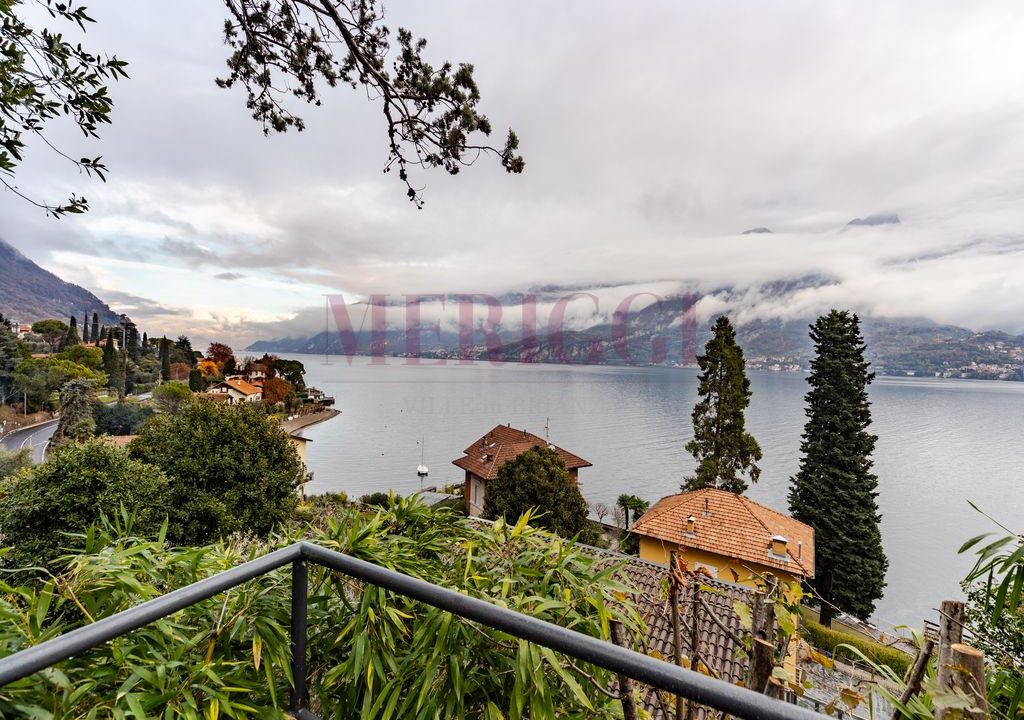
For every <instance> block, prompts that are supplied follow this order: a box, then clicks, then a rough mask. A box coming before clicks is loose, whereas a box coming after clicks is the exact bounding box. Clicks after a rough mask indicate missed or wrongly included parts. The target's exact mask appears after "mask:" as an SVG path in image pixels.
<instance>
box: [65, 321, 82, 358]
mask: <svg viewBox="0 0 1024 720" xmlns="http://www.w3.org/2000/svg"><path fill="white" fill-rule="evenodd" d="M79 341H80V338H79V337H78V318H76V317H75V316H74V315H72V316H71V320H70V321H69V323H68V332H67V335H65V336H64V341H63V342H62V343H61V349H62V350H66V349H68V348H69V347H74V346H75V345H77V344H78V343H79Z"/></svg>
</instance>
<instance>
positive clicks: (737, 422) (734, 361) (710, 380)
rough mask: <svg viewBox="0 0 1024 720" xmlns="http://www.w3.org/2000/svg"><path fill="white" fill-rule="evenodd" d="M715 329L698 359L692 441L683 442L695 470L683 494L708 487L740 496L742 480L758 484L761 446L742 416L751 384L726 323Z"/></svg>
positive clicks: (720, 321) (722, 321)
mask: <svg viewBox="0 0 1024 720" xmlns="http://www.w3.org/2000/svg"><path fill="white" fill-rule="evenodd" d="M713 330H714V335H713V337H712V338H711V339H710V340H709V341H708V343H707V345H705V346H704V354H703V355H700V356H698V357H697V365H698V366H699V367H700V375H699V376H698V381H699V384H698V386H697V394H698V396H699V399H698V401H697V404H696V405H694V407H693V440H691V441H690V442H688V443H686V451H687V452H688V453H690V454H691V455H693V457H694V459H695V460H696V461H697V471H696V472H695V473H694V474H693V475H692V476H690V477H688V478H686V482H685V483H683V490H699V489H701V488H709V487H710V488H719V489H721V490H728V491H729V492H734V493H737V494H742V493H743V492H744V491H745V490H746V489H747V482H746V480H745V477H748V478H750V482H757V478H758V477H759V476H760V474H761V469H760V468H759V467H758V466H757V461H758V460H760V459H761V447H760V446H759V445H758V444H757V440H755V439H754V436H753V435H751V434H750V433H748V432H747V431H746V419H745V417H744V411H745V410H746V409H747V405H749V404H750V394H751V393H750V380H748V379H747V364H746V361H744V359H743V350H742V349H741V348H740V346H739V345H737V344H736V331H735V330H733V327H732V323H730V322H729V318H727V317H725V316H724V315H722V316H721V317H719V318H718V320H716V321H715V325H714V328H713Z"/></svg>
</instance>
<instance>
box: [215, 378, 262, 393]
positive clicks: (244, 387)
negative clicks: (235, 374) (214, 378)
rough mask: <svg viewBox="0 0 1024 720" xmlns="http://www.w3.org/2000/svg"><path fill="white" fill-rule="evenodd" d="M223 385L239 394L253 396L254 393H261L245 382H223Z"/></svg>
mask: <svg viewBox="0 0 1024 720" xmlns="http://www.w3.org/2000/svg"><path fill="white" fill-rule="evenodd" d="M224 384H225V385H227V386H228V387H230V388H234V389H235V390H237V391H238V392H240V393H244V394H245V395H255V394H256V393H260V392H263V390H262V389H261V388H258V387H256V386H255V385H253V384H252V383H248V382H246V381H245V380H225V381H224Z"/></svg>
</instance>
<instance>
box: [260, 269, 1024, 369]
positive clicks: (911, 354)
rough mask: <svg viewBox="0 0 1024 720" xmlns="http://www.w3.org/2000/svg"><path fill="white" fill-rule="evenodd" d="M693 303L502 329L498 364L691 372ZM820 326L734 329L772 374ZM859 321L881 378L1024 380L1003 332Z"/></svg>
mask: <svg viewBox="0 0 1024 720" xmlns="http://www.w3.org/2000/svg"><path fill="white" fill-rule="evenodd" d="M830 282H832V281H831V280H830V279H829V278H826V277H820V276H807V277H802V278H797V279H793V280H786V281H777V282H772V283H766V284H764V285H762V286H760V287H758V288H753V289H751V288H747V289H742V288H722V289H720V290H718V291H715V293H713V294H715V295H718V296H720V297H725V298H733V297H739V298H742V297H743V296H744V294H745V293H746V292H748V291H752V290H753V291H756V293H757V294H758V295H759V296H760V297H761V298H762V299H771V300H773V301H777V302H778V301H781V300H784V299H785V298H786V297H787V296H788V295H790V294H792V293H796V292H799V291H801V290H803V289H806V288H813V287H822V286H825V285H828V284H829V283H830ZM510 302H511V298H510ZM692 302H693V300H692V298H689V299H688V298H684V297H683V296H673V297H667V298H664V299H663V300H662V302H661V303H660V304H657V305H655V304H652V305H648V306H647V307H645V308H643V309H641V310H638V311H635V312H633V313H631V314H630V316H629V318H628V321H627V322H625V323H624V324H620V325H619V328H613V324H612V323H610V322H599V323H595V324H592V325H591V326H589V327H586V328H583V329H576V330H564V331H562V332H559V333H555V334H553V335H549V334H548V331H547V330H546V329H544V328H541V329H540V330H539V331H538V333H537V335H538V336H537V338H536V341H534V342H525V341H524V340H523V338H522V333H521V330H520V329H519V328H503V327H502V326H501V325H500V324H499V326H498V327H497V328H496V332H497V333H498V336H499V338H500V341H501V349H500V355H501V358H500V359H504V360H508V361H513V362H515V361H518V362H553V363H559V362H570V363H584V364H602V365H626V364H637V365H648V364H660V365H679V364H689V363H692V361H693V356H694V352H695V350H696V351H697V352H699V351H700V348H702V347H703V346H704V343H705V342H707V340H708V339H709V338H710V336H711V333H710V325H709V323H703V324H701V325H700V326H699V327H697V328H696V333H695V337H694V333H692V332H691V333H690V337H689V338H687V337H686V333H685V332H683V331H682V328H681V327H680V318H681V317H682V316H683V313H684V312H685V311H686V308H688V307H689V306H690V304H691V303H692ZM396 309H397V308H396ZM813 320H814V318H813V317H797V318H790V319H781V318H772V319H753V320H746V321H736V322H737V327H736V335H737V340H738V341H739V343H740V345H741V346H742V347H743V351H744V355H745V356H746V358H747V363H748V366H749V367H751V368H754V369H765V370H788V371H798V370H806V369H807V367H808V364H809V362H810V359H811V357H812V356H813V345H812V343H811V340H810V337H809V335H808V326H809V324H810V323H811V322H813ZM861 321H862V328H863V333H864V338H865V341H866V342H867V346H868V349H867V356H868V359H869V360H870V361H871V362H872V365H873V366H874V369H875V371H876V372H877V373H879V374H885V375H915V376H925V375H927V376H933V375H939V376H945V377H958V378H959V377H969V378H984V379H1003V380H1024V336H1014V335H1011V334H1008V333H1004V332H999V331H985V332H975V331H972V330H969V329H967V328H962V327H956V326H953V325H942V324H939V323H936V322H933V321H931V320H927V319H925V318H880V317H871V316H867V315H865V316H862V317H861ZM622 327H625V334H623V333H622V332H621V328H622ZM381 340H382V342H381ZM375 341H376V342H375ZM349 342H351V338H350V339H349ZM473 342H474V346H473V347H472V348H469V349H468V350H467V349H464V348H460V338H459V335H458V332H457V331H456V330H454V329H450V328H447V327H445V328H444V329H442V331H441V333H440V336H438V328H437V324H436V320H435V321H434V322H433V324H431V323H429V322H424V323H422V325H421V333H420V347H419V349H418V350H417V349H414V350H410V349H408V348H407V347H406V330H405V329H404V328H403V327H389V328H388V329H387V330H386V331H385V332H383V333H382V337H380V338H373V337H372V336H371V333H370V331H369V329H368V328H366V329H364V331H363V332H362V333H360V334H359V336H358V338H357V340H356V343H355V347H354V348H353V347H350V346H343V343H342V338H341V334H340V333H338V332H337V330H336V329H332V330H330V331H328V332H326V333H325V332H320V333H317V334H315V335H312V336H298V337H283V338H277V339H274V340H261V341H257V342H255V343H253V344H252V345H250V346H249V347H248V348H247V350H249V351H251V352H260V353H263V352H271V353H307V354H323V353H325V352H327V353H329V354H332V355H340V354H345V353H348V352H353V351H354V353H355V354H359V355H368V354H371V353H374V354H377V353H383V354H385V355H396V356H405V355H411V354H415V355H417V356H419V357H425V358H458V357H460V353H461V354H462V356H466V357H469V358H471V359H476V360H486V359H488V358H489V357H491V356H490V355H489V354H488V349H487V347H486V346H485V345H484V340H483V338H482V336H481V335H480V333H479V332H478V333H477V334H476V337H475V338H474V340H473ZM595 348H599V351H596V350H595ZM496 359H497V358H496Z"/></svg>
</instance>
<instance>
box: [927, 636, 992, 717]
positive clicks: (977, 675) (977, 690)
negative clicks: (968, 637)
mask: <svg viewBox="0 0 1024 720" xmlns="http://www.w3.org/2000/svg"><path fill="white" fill-rule="evenodd" d="M949 666H950V673H949V682H950V685H949V687H950V688H951V689H953V690H959V691H960V692H962V693H964V694H965V695H967V696H968V697H971V698H973V699H974V707H973V708H970V709H967V710H951V709H950V710H943V709H941V708H939V709H937V710H936V711H935V718H936V720H953V719H954V718H971V720H982V719H983V718H987V717H988V691H987V690H986V685H985V655H984V654H983V653H982V652H981V650H978V649H976V648H973V647H971V646H970V645H964V644H962V643H954V644H953V645H952V646H950V648H949Z"/></svg>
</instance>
